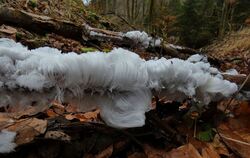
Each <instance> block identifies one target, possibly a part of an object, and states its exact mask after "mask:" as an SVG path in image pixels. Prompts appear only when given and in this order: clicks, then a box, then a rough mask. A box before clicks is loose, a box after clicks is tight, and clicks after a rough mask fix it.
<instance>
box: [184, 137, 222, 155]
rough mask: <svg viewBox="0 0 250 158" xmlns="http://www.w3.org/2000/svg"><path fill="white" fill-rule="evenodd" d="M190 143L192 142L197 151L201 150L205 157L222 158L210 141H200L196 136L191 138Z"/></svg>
mask: <svg viewBox="0 0 250 158" xmlns="http://www.w3.org/2000/svg"><path fill="white" fill-rule="evenodd" d="M189 143H190V144H192V145H193V146H194V147H195V149H196V150H197V151H200V152H201V156H202V157H204V158H220V155H219V154H218V153H217V152H216V150H215V148H214V147H213V146H212V145H211V144H210V143H207V142H203V141H199V140H197V139H194V138H190V139H189Z"/></svg>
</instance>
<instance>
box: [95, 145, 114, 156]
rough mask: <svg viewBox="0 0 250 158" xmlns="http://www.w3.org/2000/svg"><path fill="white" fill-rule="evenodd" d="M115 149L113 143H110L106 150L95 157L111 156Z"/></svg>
mask: <svg viewBox="0 0 250 158" xmlns="http://www.w3.org/2000/svg"><path fill="white" fill-rule="evenodd" d="M113 150H114V148H113V145H110V146H109V147H107V148H106V149H105V150H103V151H102V152H100V153H99V154H97V155H95V158H109V157H110V156H111V155H112V153H113Z"/></svg>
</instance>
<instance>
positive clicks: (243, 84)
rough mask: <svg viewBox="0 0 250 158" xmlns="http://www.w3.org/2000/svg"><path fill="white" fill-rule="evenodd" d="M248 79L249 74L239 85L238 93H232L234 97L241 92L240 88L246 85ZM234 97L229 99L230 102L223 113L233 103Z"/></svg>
mask: <svg viewBox="0 0 250 158" xmlns="http://www.w3.org/2000/svg"><path fill="white" fill-rule="evenodd" d="M249 78H250V74H248V76H247V78H246V79H245V81H244V82H243V83H242V84H241V86H240V88H239V89H238V91H237V92H236V93H234V96H236V95H237V94H239V92H240V91H241V90H242V88H243V87H244V86H245V84H246V83H247V81H248V80H249ZM233 99H234V97H231V99H230V101H229V102H228V104H227V106H226V108H225V110H224V113H225V112H226V111H227V110H228V108H230V105H231V103H232V101H233Z"/></svg>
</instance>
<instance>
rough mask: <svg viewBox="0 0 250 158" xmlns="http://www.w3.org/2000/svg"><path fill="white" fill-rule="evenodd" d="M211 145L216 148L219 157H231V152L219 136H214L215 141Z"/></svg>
mask: <svg viewBox="0 0 250 158" xmlns="http://www.w3.org/2000/svg"><path fill="white" fill-rule="evenodd" d="M210 144H211V145H212V146H213V147H214V149H215V150H216V152H217V153H218V154H219V155H225V156H229V155H230V154H229V151H228V150H227V147H226V146H225V145H224V144H223V143H222V142H221V140H220V136H219V135H218V134H216V135H215V136H214V140H213V142H212V143H210Z"/></svg>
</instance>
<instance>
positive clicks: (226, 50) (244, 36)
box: [205, 27, 250, 73]
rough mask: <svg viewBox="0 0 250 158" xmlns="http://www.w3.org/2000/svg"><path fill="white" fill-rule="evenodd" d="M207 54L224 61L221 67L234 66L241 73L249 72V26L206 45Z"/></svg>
mask: <svg viewBox="0 0 250 158" xmlns="http://www.w3.org/2000/svg"><path fill="white" fill-rule="evenodd" d="M205 50H206V52H207V53H208V55H209V56H211V57H213V58H215V59H219V60H220V61H225V63H226V64H224V65H223V66H222V69H229V68H236V69H237V70H238V71H239V72H241V73H249V70H248V66H249V64H250V27H246V28H244V29H242V30H240V31H237V32H232V33H231V34H229V35H227V36H226V37H225V38H224V39H222V40H218V41H215V42H214V43H213V44H212V45H210V46H208V47H207V48H206V49H205Z"/></svg>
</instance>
